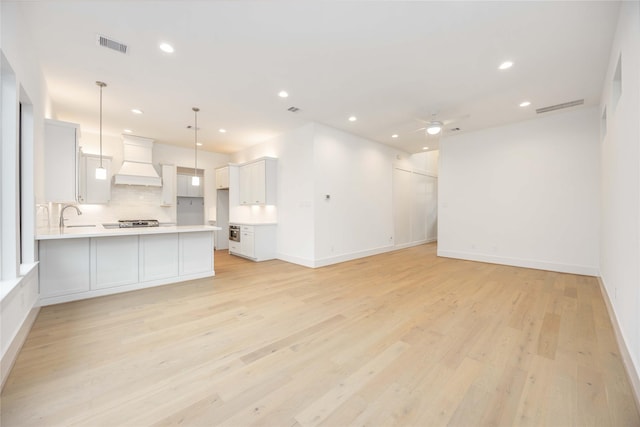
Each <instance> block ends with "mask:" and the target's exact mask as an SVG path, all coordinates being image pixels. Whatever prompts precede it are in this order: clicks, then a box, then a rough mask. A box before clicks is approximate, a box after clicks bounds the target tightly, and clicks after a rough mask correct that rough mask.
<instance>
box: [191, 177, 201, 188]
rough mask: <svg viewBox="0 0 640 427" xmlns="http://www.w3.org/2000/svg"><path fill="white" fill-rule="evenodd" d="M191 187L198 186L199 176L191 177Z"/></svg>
mask: <svg viewBox="0 0 640 427" xmlns="http://www.w3.org/2000/svg"><path fill="white" fill-rule="evenodd" d="M191 185H193V186H194V187H198V186H200V177H199V176H192V177H191Z"/></svg>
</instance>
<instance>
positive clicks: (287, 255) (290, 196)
mask: <svg viewBox="0 0 640 427" xmlns="http://www.w3.org/2000/svg"><path fill="white" fill-rule="evenodd" d="M314 129H315V125H314V124H308V125H306V126H303V127H301V128H298V129H295V130H293V131H291V132H287V133H285V134H282V135H279V136H277V137H275V138H273V139H271V140H269V141H267V142H265V143H262V144H259V145H256V146H254V147H251V148H249V149H247V150H243V151H241V152H238V153H235V154H234V155H233V157H232V158H233V161H234V162H235V163H244V162H247V161H250V160H254V159H257V158H260V157H276V158H277V159H278V174H277V190H276V198H277V210H272V211H270V212H267V211H266V208H263V207H249V206H239V205H238V203H237V201H236V203H235V204H232V206H230V208H231V210H232V211H231V216H230V221H229V222H234V221H235V222H265V221H277V222H278V233H277V236H278V243H277V246H278V258H280V259H283V260H285V261H290V262H294V263H297V264H302V265H307V266H311V265H312V264H313V260H314V233H313V229H314V212H313V188H314V182H313V134H314ZM231 192H232V190H230V193H231ZM230 199H232V197H231V194H230ZM231 202H232V201H231V200H230V204H231Z"/></svg>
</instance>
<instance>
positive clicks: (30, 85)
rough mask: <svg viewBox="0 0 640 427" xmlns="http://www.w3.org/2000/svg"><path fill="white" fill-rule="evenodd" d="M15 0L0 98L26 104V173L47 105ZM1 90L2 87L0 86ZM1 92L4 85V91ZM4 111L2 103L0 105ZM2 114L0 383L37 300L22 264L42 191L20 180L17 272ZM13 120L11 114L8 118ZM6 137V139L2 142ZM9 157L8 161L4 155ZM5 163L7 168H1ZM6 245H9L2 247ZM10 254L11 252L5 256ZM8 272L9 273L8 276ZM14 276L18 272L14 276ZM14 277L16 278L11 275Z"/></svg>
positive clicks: (34, 281)
mask: <svg viewBox="0 0 640 427" xmlns="http://www.w3.org/2000/svg"><path fill="white" fill-rule="evenodd" d="M18 9H19V7H18V4H17V3H16V2H0V20H1V21H0V49H1V50H2V54H3V55H4V57H5V58H6V62H5V60H3V64H2V65H3V70H2V75H3V77H4V76H5V71H6V72H7V73H9V72H10V73H11V77H12V80H13V82H14V83H15V84H14V85H13V87H12V88H11V90H12V91H13V93H3V94H2V97H3V98H5V97H6V98H7V99H13V103H14V105H12V106H11V107H12V108H13V110H14V111H17V101H18V100H20V101H22V102H25V103H26V104H30V106H29V107H28V110H29V112H30V114H31V115H32V120H31V123H32V126H33V129H28V130H27V135H26V136H25V141H24V143H25V144H26V146H25V147H24V148H25V149H26V150H25V151H23V154H26V155H27V157H25V158H24V159H23V164H25V165H26V166H27V168H26V170H33V169H36V170H40V169H42V165H43V161H42V156H41V154H42V152H43V151H44V150H43V149H42V147H43V139H42V135H43V133H44V117H45V115H48V112H49V109H50V101H49V98H48V96H47V86H46V83H45V80H44V76H43V74H42V70H41V68H40V65H39V64H38V61H37V59H36V58H35V57H34V54H33V52H34V49H33V48H32V45H31V43H30V38H29V34H28V32H27V31H26V28H27V26H26V25H25V22H24V20H23V19H22V16H21V15H20V13H19V10H18ZM3 86H4V85H3ZM5 89H6V87H5ZM4 107H7V105H4V106H3V109H4ZM5 113H7V110H3V112H2V116H1V119H0V120H2V126H1V128H2V131H3V133H2V150H1V152H2V155H1V156H0V157H2V159H3V167H2V168H1V169H0V174H1V177H2V180H1V181H0V182H1V183H2V185H1V187H0V196H1V197H0V199H1V200H2V203H1V205H2V206H1V207H2V214H1V215H0V220H1V221H0V222H2V224H3V225H2V227H1V228H2V229H3V231H2V232H0V239H2V241H3V245H2V247H3V249H2V251H1V252H0V256H1V261H2V262H1V264H2V277H3V279H7V280H2V281H0V349H1V354H0V356H1V361H0V382H1V383H2V384H4V381H5V380H6V378H7V375H8V373H9V369H10V367H11V365H12V364H13V361H14V360H15V357H16V355H17V352H18V350H19V348H20V346H21V345H22V342H23V341H24V339H25V337H26V334H27V332H28V330H29V328H30V327H31V324H32V322H33V321H34V319H35V316H36V315H37V312H38V308H37V307H36V301H37V297H38V270H37V266H36V265H35V264H25V262H31V261H33V259H34V256H35V247H34V244H33V240H34V232H35V223H34V222H35V221H33V215H32V214H31V213H32V212H33V211H34V210H35V199H36V197H37V196H39V197H41V196H42V194H43V193H44V185H43V182H42V181H34V179H33V178H34V177H32V176H26V177H25V179H24V180H23V182H22V191H23V206H22V208H23V210H24V211H25V212H27V215H25V216H24V219H25V223H24V224H23V225H24V230H23V239H24V240H23V241H24V242H25V244H27V245H28V246H30V247H31V249H32V250H31V253H27V254H25V255H26V259H23V264H22V265H21V266H20V267H19V268H17V260H18V258H17V249H18V248H17V244H16V243H17V239H16V235H17V233H16V232H15V230H14V231H13V232H12V233H5V231H4V229H5V227H4V225H6V224H9V223H11V224H17V223H18V217H17V209H16V205H17V196H16V194H17V187H18V179H17V172H16V171H17V168H16V167H15V166H16V165H17V157H16V155H17V150H16V147H17V137H16V136H15V135H17V121H16V120H15V119H14V118H12V119H11V120H5V118H6V117H5ZM13 116H14V117H15V114H13ZM5 136H10V137H9V138H5ZM8 153H11V156H12V158H8V157H6V154H8ZM6 164H11V165H12V167H10V168H6V167H5V165H6ZM5 242H6V243H8V244H7V245H5ZM10 251H12V252H13V253H10ZM8 273H10V274H8ZM16 273H17V274H16ZM16 276H17V277H16Z"/></svg>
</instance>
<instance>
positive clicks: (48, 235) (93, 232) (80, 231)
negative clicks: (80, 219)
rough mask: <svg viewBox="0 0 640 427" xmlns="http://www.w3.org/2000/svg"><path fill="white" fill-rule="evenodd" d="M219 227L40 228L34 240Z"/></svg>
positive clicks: (166, 232)
mask: <svg viewBox="0 0 640 427" xmlns="http://www.w3.org/2000/svg"><path fill="white" fill-rule="evenodd" d="M218 230H222V228H220V227H215V226H212V225H172V226H160V227H140V228H113V229H109V228H104V227H102V226H101V225H97V226H95V227H87V228H71V229H69V228H68V227H65V228H64V230H60V229H59V228H57V227H56V228H53V227H52V228H40V229H38V230H37V234H36V240H52V239H79V238H84V237H113V236H130V235H141V234H171V233H195V232H198V231H218Z"/></svg>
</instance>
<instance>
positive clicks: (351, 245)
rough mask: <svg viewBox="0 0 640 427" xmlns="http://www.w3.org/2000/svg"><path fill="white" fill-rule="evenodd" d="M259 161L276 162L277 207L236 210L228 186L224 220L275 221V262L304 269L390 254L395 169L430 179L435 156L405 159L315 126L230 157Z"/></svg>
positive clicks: (381, 147)
mask: <svg viewBox="0 0 640 427" xmlns="http://www.w3.org/2000/svg"><path fill="white" fill-rule="evenodd" d="M265 156H268V157H276V158H278V182H277V187H278V190H277V192H278V195H277V199H278V201H277V209H276V210H271V211H267V209H265V208H259V207H247V206H238V201H237V200H234V190H233V188H232V189H230V191H229V194H230V196H229V198H230V205H231V207H230V209H231V217H230V222H269V221H274V222H275V221H277V223H278V258H280V259H283V260H285V261H290V262H294V263H297V264H301V265H306V266H309V267H318V266H322V265H328V264H332V263H336V262H341V261H345V260H348V259H354V258H359V257H362V256H367V255H370V254H374V253H380V252H383V251H388V250H392V249H394V247H395V245H394V240H393V212H394V206H393V192H392V171H393V168H394V166H400V167H403V168H405V169H408V170H418V171H422V172H428V173H431V174H433V175H435V174H437V162H438V153H437V152H430V153H419V154H416V155H409V154H408V153H405V152H402V151H399V150H395V149H393V148H390V147H388V146H385V145H382V144H379V143H377V142H373V141H369V140H366V139H364V138H360V137H357V136H355V135H352V134H349V133H347V132H343V131H339V130H337V129H333V128H330V127H328V126H324V125H320V124H317V123H310V124H308V125H305V126H303V127H301V128H299V129H296V130H294V131H291V132H287V133H285V134H282V135H279V136H277V137H275V138H273V139H272V140H270V141H267V142H265V143H262V144H259V145H256V146H254V147H251V148H249V149H247V150H243V151H241V152H238V153H235V154H234V155H233V157H232V159H233V161H234V162H235V163H242V162H247V161H250V160H254V159H257V158H259V157H265ZM231 176H232V180H231V181H232V183H233V171H232V175H231ZM236 178H237V177H236ZM327 194H328V195H330V198H329V199H326V195H327Z"/></svg>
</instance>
